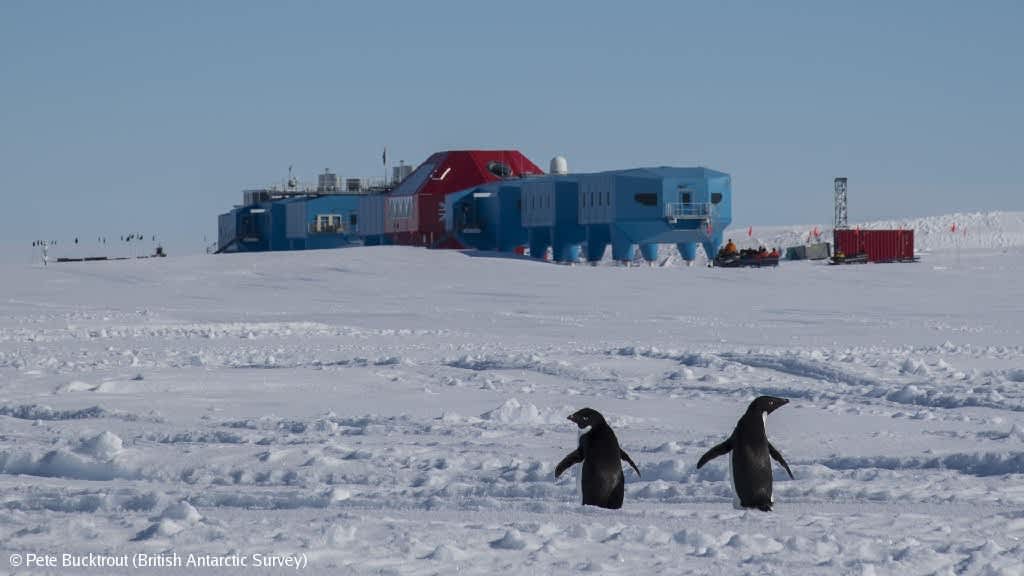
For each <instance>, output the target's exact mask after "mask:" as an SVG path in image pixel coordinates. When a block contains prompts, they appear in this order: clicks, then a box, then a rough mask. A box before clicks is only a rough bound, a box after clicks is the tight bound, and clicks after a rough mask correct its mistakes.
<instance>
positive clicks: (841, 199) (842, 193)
mask: <svg viewBox="0 0 1024 576" xmlns="http://www.w3.org/2000/svg"><path fill="white" fill-rule="evenodd" d="M835 199H836V220H835V224H834V226H833V227H834V228H835V229H836V230H842V229H844V228H848V227H849V226H847V224H846V178H836V180H835Z"/></svg>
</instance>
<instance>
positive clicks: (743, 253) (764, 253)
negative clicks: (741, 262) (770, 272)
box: [718, 238, 779, 258]
mask: <svg viewBox="0 0 1024 576" xmlns="http://www.w3.org/2000/svg"><path fill="white" fill-rule="evenodd" d="M737 254H738V255H739V256H740V257H741V258H748V257H754V258H778V257H779V249H778V248H772V249H771V251H769V250H768V249H767V248H765V247H764V246H759V247H758V248H756V249H755V248H744V249H743V250H738V249H737V248H736V243H735V242H733V241H732V238H729V241H728V242H726V244H725V246H723V247H722V249H721V250H719V251H718V255H719V256H720V257H729V256H734V255H737Z"/></svg>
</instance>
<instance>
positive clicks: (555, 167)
mask: <svg viewBox="0 0 1024 576" xmlns="http://www.w3.org/2000/svg"><path fill="white" fill-rule="evenodd" d="M551 173H552V174H568V173H569V162H567V161H566V159H565V156H555V157H554V158H552V159H551Z"/></svg>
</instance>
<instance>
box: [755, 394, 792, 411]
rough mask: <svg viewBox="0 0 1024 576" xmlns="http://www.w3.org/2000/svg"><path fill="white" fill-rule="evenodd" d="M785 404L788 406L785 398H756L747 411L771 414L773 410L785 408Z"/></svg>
mask: <svg viewBox="0 0 1024 576" xmlns="http://www.w3.org/2000/svg"><path fill="white" fill-rule="evenodd" d="M786 404H789V400H786V399H785V398H777V397H775V396H758V397H757V398H754V401H753V402H751V403H750V407H749V408H747V411H754V412H764V413H766V414H771V413H772V412H774V411H775V409H777V408H780V407H782V406H785V405H786Z"/></svg>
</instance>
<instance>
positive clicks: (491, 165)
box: [487, 160, 512, 178]
mask: <svg viewBox="0 0 1024 576" xmlns="http://www.w3.org/2000/svg"><path fill="white" fill-rule="evenodd" d="M487 171H488V172H490V173H491V174H494V175H495V176H497V177H498V178H508V177H509V176H511V175H512V168H509V166H508V164H505V163H504V162H498V161H495V160H492V161H490V162H488V163H487Z"/></svg>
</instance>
